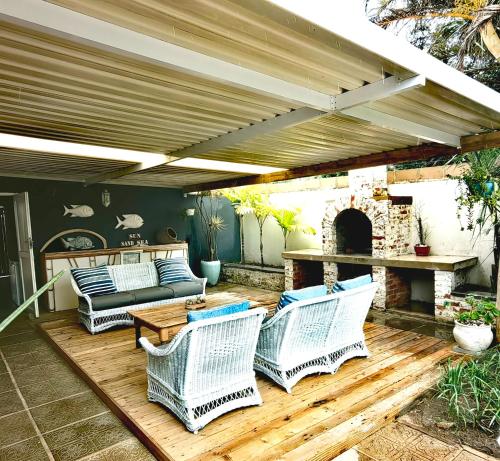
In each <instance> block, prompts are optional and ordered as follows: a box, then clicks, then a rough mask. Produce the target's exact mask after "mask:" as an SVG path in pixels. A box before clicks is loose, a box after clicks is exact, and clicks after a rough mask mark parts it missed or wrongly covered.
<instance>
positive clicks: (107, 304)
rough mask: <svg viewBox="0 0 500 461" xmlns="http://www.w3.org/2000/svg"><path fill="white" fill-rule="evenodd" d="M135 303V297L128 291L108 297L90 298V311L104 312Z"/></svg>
mask: <svg viewBox="0 0 500 461" xmlns="http://www.w3.org/2000/svg"><path fill="white" fill-rule="evenodd" d="M134 303H135V297H134V295H133V294H132V292H130V291H121V292H119V293H113V294H110V295H103V296H96V297H95V298H92V310H94V311H105V310H106V309H114V308H115V307H123V306H131V305H133V304H134Z"/></svg>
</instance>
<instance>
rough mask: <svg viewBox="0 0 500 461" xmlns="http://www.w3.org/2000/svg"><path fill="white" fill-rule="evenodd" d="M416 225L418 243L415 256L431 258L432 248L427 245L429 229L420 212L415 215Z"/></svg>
mask: <svg viewBox="0 0 500 461" xmlns="http://www.w3.org/2000/svg"><path fill="white" fill-rule="evenodd" d="M415 225H416V228H417V235H418V243H417V244H416V245H415V246H414V249H415V254H416V255H417V256H429V253H430V252H431V247H430V246H429V245H427V239H428V237H429V229H428V227H427V225H426V223H425V222H424V220H423V219H422V215H421V214H420V212H419V211H417V212H416V213H415Z"/></svg>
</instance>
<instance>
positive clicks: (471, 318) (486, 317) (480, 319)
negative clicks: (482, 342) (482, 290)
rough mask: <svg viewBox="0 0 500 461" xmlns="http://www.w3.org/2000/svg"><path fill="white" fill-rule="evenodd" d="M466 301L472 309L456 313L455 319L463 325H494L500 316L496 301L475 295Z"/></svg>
mask: <svg viewBox="0 0 500 461" xmlns="http://www.w3.org/2000/svg"><path fill="white" fill-rule="evenodd" d="M466 301H467V304H469V305H470V307H471V308H470V310H468V311H463V312H459V313H457V314H456V315H455V319H456V320H457V321H458V322H460V323H462V324H463V325H493V323H494V322H495V319H496V318H497V317H499V316H500V312H499V311H498V309H497V308H496V304H495V301H489V300H487V299H481V298H474V297H473V296H470V297H468V298H467V299H466Z"/></svg>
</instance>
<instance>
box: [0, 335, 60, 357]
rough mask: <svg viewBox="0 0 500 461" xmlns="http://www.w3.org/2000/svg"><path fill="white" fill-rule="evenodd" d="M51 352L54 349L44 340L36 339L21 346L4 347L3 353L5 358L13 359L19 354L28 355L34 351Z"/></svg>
mask: <svg viewBox="0 0 500 461" xmlns="http://www.w3.org/2000/svg"><path fill="white" fill-rule="evenodd" d="M47 350H49V351H51V350H52V348H51V347H50V346H49V345H48V344H47V343H46V342H45V341H44V340H43V339H34V340H32V341H27V342H24V343H19V344H11V345H9V346H3V347H2V352H3V354H4V355H5V357H12V356H14V355H19V354H27V353H28V352H33V351H40V352H42V351H47Z"/></svg>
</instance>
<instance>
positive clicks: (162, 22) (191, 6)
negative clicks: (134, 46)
mask: <svg viewBox="0 0 500 461" xmlns="http://www.w3.org/2000/svg"><path fill="white" fill-rule="evenodd" d="M50 3H53V4H57V5H60V6H63V7H65V8H69V9H72V10H74V11H78V12H80V13H83V14H86V15H89V16H92V17H95V18H98V19H101V20H104V21H107V22H110V23H113V24H116V25H119V26H122V27H126V28H128V29H130V30H135V31H137V32H141V33H143V34H146V35H148V36H151V37H155V38H158V39H161V40H164V41H167V42H169V43H174V44H176V45H180V46H182V47H184V48H188V49H191V50H195V51H198V52H201V53H203V54H205V55H209V56H213V57H216V58H219V59H223V60H224V61H227V62H231V63H233V64H237V65H241V66H244V67H246V68H249V69H253V70H256V71H259V72H262V73H265V74H267V75H272V76H274V77H277V78H280V79H282V80H285V81H288V82H292V83H296V84H300V85H302V86H305V87H307V88H311V89H314V90H317V91H321V92H325V93H328V94H331V95H336V94H340V93H341V92H342V91H345V90H353V89H356V88H359V87H361V86H363V85H365V84H366V83H372V82H377V81H380V80H381V79H383V78H384V77H385V76H386V75H387V73H389V74H393V75H400V76H409V75H412V74H411V73H409V72H408V71H407V70H406V69H404V68H403V67H401V66H398V65H397V64H394V63H391V62H390V61H388V60H386V59H384V58H381V57H380V56H378V55H377V54H374V53H370V52H368V51H366V50H365V49H363V48H361V47H358V46H356V45H355V44H353V43H350V42H348V41H346V40H344V39H341V38H339V37H337V36H335V35H334V34H332V33H330V32H328V31H327V30H324V29H321V28H318V27H315V26H314V25H313V24H311V23H309V22H307V21H305V20H302V19H300V18H295V20H294V21H290V17H289V16H288V15H284V14H283V11H282V10H280V9H279V8H277V7H275V6H274V5H271V4H269V3H267V2H265V1H263V0H197V1H182V2H179V1H175V0H162V1H160V0H85V1H83V0H52V1H51V2H50ZM298 107H300V106H299V105H298V104H293V103H290V102H286V101H283V100H282V99H280V98H278V97H271V96H263V95H261V94H257V92H254V91H250V90H244V89H242V88H236V87H234V86H231V85H228V84H224V83H220V82H215V81H213V80H209V79H205V78H202V77H196V76H193V75H188V74H186V73H183V72H180V71H176V70H171V69H166V68H165V67H161V66H159V65H156V64H154V63H148V62H144V61H141V60H138V59H134V58H132V57H126V56H124V55H120V54H117V53H114V52H112V51H103V50H102V49H97V48H95V47H93V46H91V45H88V44H82V43H75V42H74V41H71V40H68V39H66V38H62V37H56V36H54V35H53V34H50V33H46V32H42V31H40V30H35V29H34V28H30V27H26V26H22V25H15V24H12V23H10V22H9V23H7V22H5V21H1V20H0V132H5V133H12V134H21V135H26V136H34V137H41V138H49V139H56V140H64V141H74V142H79V143H84V144H97V145H102V146H110V147H119V148H126V149H134V150H139V151H148V152H162V153H172V152H175V151H177V150H179V149H182V148H184V147H187V146H190V145H193V144H196V143H199V142H202V141H204V140H207V139H210V138H214V137H217V136H220V135H223V134H225V133H228V132H232V131H235V130H238V129H240V128H245V127H247V126H249V125H251V124H256V123H259V122H260V121H262V120H266V119H271V118H273V117H275V116H276V115H279V114H285V113H287V112H289V111H290V110H293V109H297V108H298ZM370 108H373V109H375V110H377V111H379V112H381V113H383V114H389V115H392V116H395V117H400V118H403V119H405V120H408V121H411V122H415V123H418V124H422V125H425V126H427V127H430V128H434V129H436V130H441V131H444V132H446V133H449V134H452V135H456V136H465V135H469V134H474V133H480V132H482V131H484V130H491V129H499V128H500V113H498V112H495V111H493V110H492V109H491V108H488V107H485V106H483V105H480V104H477V103H474V102H473V101H471V100H470V99H468V98H466V97H464V96H462V95H458V94H457V93H455V92H453V91H450V90H448V89H446V88H444V87H443V86H442V85H439V84H437V83H434V82H431V81H429V82H427V84H426V85H425V87H421V88H418V89H413V90H409V91H406V92H404V93H401V94H398V95H395V96H391V97H389V98H386V99H383V100H379V101H376V102H373V103H371V104H370ZM421 143H423V140H422V139H419V138H418V137H415V136H409V135H406V134H401V133H397V132H395V131H393V130H389V129H386V128H382V127H379V126H375V125H373V124H370V123H369V122H364V121H362V120H359V119H354V118H352V117H349V116H347V115H342V114H337V113H336V114H330V115H326V116H324V117H322V118H318V119H315V120H313V121H309V122H305V123H302V124H300V125H296V126H294V127H292V128H287V129H284V130H281V131H277V132H274V133H271V134H267V135H263V136H260V137H257V138H254V139H251V140H249V141H246V142H243V143H241V144H239V145H235V146H231V147H229V148H224V149H220V150H215V151H212V152H207V153H204V154H203V155H200V157H202V158H206V159H216V160H224V161H230V162H240V163H254V164H262V165H268V166H275V167H283V168H293V167H298V166H304V165H312V164H316V163H322V162H326V161H332V160H337V159H345V158H351V157H355V156H361V155H367V154H371V153H376V152H383V151H388V150H393V149H398V148H404V147H408V146H415V145H419V144H421ZM44 155H46V154H44ZM174 155H175V154H174ZM35 157H36V155H35V154H34V153H26V152H25V153H21V152H15V151H2V152H0V174H26V175H34V174H38V175H39V176H40V177H52V176H53V175H54V174H56V173H57V170H58V169H59V172H60V173H61V175H63V176H64V175H65V176H67V177H68V179H73V180H83V179H85V178H87V177H89V176H93V175H99V174H103V173H107V172H108V171H111V170H113V169H117V168H123V167H125V166H128V165H130V163H127V162H123V163H120V162H117V163H118V164H114V163H113V162H110V161H109V160H108V161H106V160H102V161H100V160H95V161H92V162H89V160H86V159H81V158H80V159H74V158H62V157H61V156H53V157H50V156H47V157H46V158H47V162H45V163H44V162H40V159H39V158H35ZM30 162H33V163H30ZM35 165H36V166H35ZM57 165H59V168H58V166H57ZM238 176H242V175H239V174H235V173H225V172H214V171H204V170H190V169H184V168H175V167H170V166H168V165H162V166H160V167H155V168H153V169H149V170H145V171H141V172H138V173H134V174H131V175H128V176H125V177H122V178H120V179H119V180H115V181H113V182H121V183H134V184H141V183H142V184H146V183H147V184H151V185H162V186H167V187H182V186H185V185H191V184H196V183H202V182H209V181H215V180H220V179H225V178H234V177H238Z"/></svg>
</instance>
